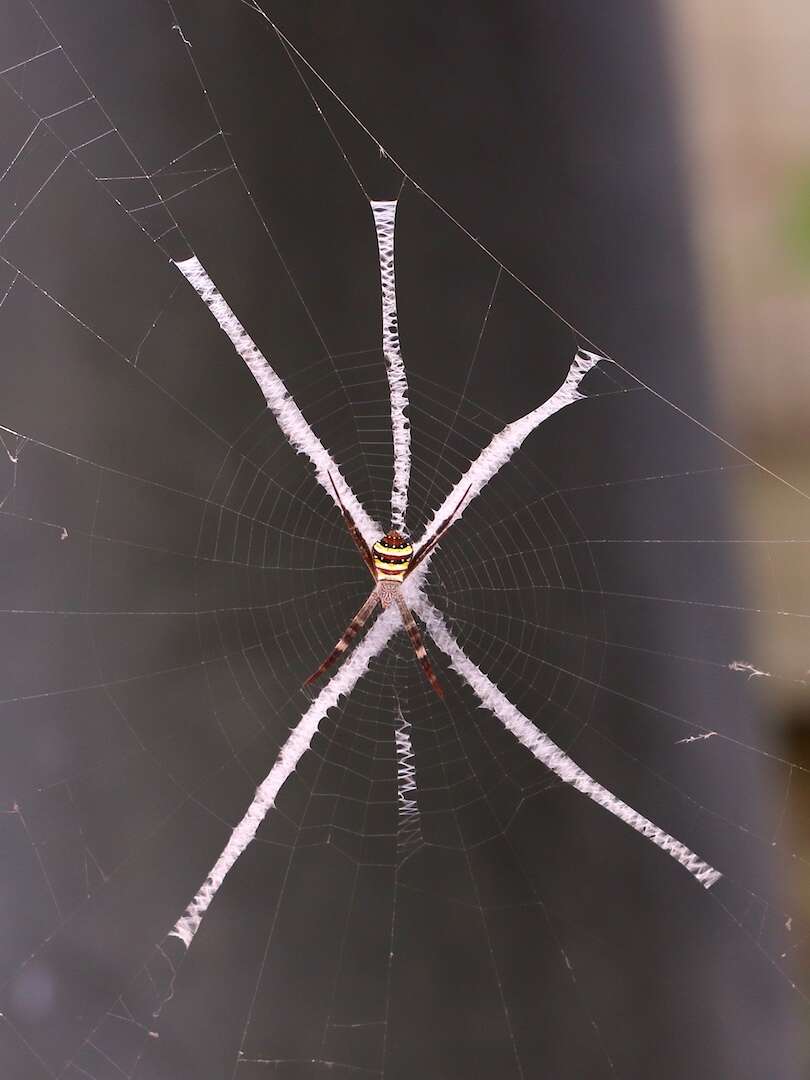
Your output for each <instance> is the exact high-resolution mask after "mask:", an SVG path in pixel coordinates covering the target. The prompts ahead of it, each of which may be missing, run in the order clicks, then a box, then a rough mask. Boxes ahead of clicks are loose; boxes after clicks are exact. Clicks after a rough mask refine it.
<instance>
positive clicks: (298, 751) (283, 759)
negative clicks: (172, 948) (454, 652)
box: [170, 607, 401, 948]
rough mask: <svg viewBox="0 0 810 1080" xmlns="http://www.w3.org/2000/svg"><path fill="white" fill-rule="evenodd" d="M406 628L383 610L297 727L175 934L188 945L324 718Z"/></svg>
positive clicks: (393, 612)
mask: <svg viewBox="0 0 810 1080" xmlns="http://www.w3.org/2000/svg"><path fill="white" fill-rule="evenodd" d="M400 626H401V623H400V618H399V610H398V609H397V608H396V607H392V608H390V609H389V610H388V611H386V612H383V614H382V615H381V616H380V617H379V618H378V619H377V621H376V622H375V623H374V625H373V626H372V628H371V629H370V630H369V632H368V633H367V634H366V636H365V638H364V639H363V641H362V642H361V643H360V645H358V647H357V648H356V649H355V651H354V652H353V653H352V655H351V656H350V657H349V659H348V660H347V661H346V663H345V664H343V666H342V667H341V668H340V669H339V670H338V672H337V674H336V675H333V676H332V678H331V679H330V680H329V682H328V683H327V684H326V686H325V687H324V688H323V690H321V692H320V694H318V696H317V697H316V698H315V700H314V701H313V702H312V704H311V705H310V707H309V708H308V709H307V711H306V712H305V713H304V715H303V716H302V717H301V719H300V720H299V721H298V723H297V724H296V726H295V727H294V728H293V730H292V732H291V733H290V735H289V736H288V738H287V741H286V742H285V743H284V746H282V748H281V751H280V752H279V755H278V757H277V758H276V762H275V764H274V765H273V768H272V769H271V770H270V772H269V773H268V774H267V776H266V777H265V778H264V780H263V781H262V783H261V784H260V785H259V787H258V788H257V789H256V795H255V797H254V799H253V801H252V802H251V804H250V806H249V807H248V808H247V811H246V812H245V815H244V817H243V818H242V820H241V821H240V822H239V824H238V825H237V826H236V828H235V829H234V830H233V832H232V833H231V835H230V838H229V840H228V843H227V844H226V845H225V847H224V848H223V850H222V854H221V855H220V856H219V858H218V859H217V861H216V862H215V863H214V865H213V867H212V868H211V871H210V872H209V874H208V877H207V878H206V879H205V881H204V882H203V884H202V885H201V886H200V888H199V890H198V891H197V894H196V896H195V897H194V899H193V900H192V901H191V903H190V904H189V905H188V907H187V908H186V910H185V911H184V912H183V914H182V915H181V916H180V918H179V919H178V920H177V922H176V923H175V925H174V928H173V929H172V931H171V933H170V936H171V937H177V938H180V940H181V941H182V942H183V944H184V945H185V946H186V948H188V947H189V945H191V942H192V940H193V938H194V935H195V934H196V933H197V930H198V929H199V926H200V923H201V922H202V919H203V916H204V915H205V913H206V911H207V910H208V907H209V905H210V903H211V901H212V900H213V899H214V897H215V896H216V894H217V892H218V891H219V888H220V886H221V885H222V882H223V881H224V880H225V875H226V874H227V873H228V871H229V870H230V869H231V867H232V866H233V864H234V863H235V862H236V860H237V859H238V858H239V856H240V855H241V854H242V852H243V851H244V850H245V848H246V847H247V846H248V844H249V843H250V842H251V840H253V837H254V836H255V835H256V830H257V829H258V828H259V826H260V825H261V823H262V822H263V821H264V819H265V817H266V816H267V812H268V810H269V809H270V808H271V807H272V806H273V804H274V803H275V801H276V796H277V795H278V793H279V791H280V789H281V786H282V784H284V782H285V781H286V780H287V779H288V778H289V777H290V776H291V775H292V773H293V771H294V770H295V767H296V765H297V764H298V762H299V761H300V760H301V758H302V757H303V755H304V754H305V753H306V751H307V750H308V749H309V747H310V744H311V743H312V740H313V738H314V737H315V732H316V731H317V730H318V726H319V725H320V723H321V721H322V720H323V718H324V717H325V716H326V714H327V712H328V711H329V709H331V708H332V707H333V706H334V705H337V702H338V699H339V698H340V697H341V696H342V695H345V694H350V693H351V692H352V690H353V689H354V685H355V683H356V682H357V680H358V679H359V678H360V677H361V676H362V675H364V674H365V672H366V670H367V669H368V665H369V662H370V661H371V660H372V659H373V658H374V657H375V656H377V655H378V654H379V653H381V652H382V651H383V649H384V648H385V646H386V645H387V644H388V642H389V641H390V639H391V638H392V637H393V635H394V634H395V633H396V631H397V630H399V628H400Z"/></svg>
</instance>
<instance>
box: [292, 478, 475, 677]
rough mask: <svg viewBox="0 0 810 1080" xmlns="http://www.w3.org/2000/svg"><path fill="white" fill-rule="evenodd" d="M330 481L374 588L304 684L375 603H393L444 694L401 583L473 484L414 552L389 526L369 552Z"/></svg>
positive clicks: (339, 650) (339, 651) (328, 662)
mask: <svg viewBox="0 0 810 1080" xmlns="http://www.w3.org/2000/svg"><path fill="white" fill-rule="evenodd" d="M329 480H330V482H331V484H332V487H333V488H334V491H335V498H336V499H337V501H338V506H339V507H340V510H341V513H342V514H343V520H344V521H345V523H346V528H347V529H348V530H349V535H350V536H351V538H352V540H354V542H355V544H357V547H358V550H359V551H360V554H361V555H362V557H363V562H364V563H365V564H366V566H367V567H368V570H369V572H370V574H371V576H372V578H373V579H374V588H373V589H372V590H371V592H370V593H369V596H368V598H367V599H366V601H365V602H364V604H363V606H362V607H361V608H360V610H359V611H358V612H357V614H356V615H355V617H354V618H353V619H352V621H351V622H350V623H349V625H348V626H347V627H346V629H345V630H344V632H343V636H342V637H341V639H340V640H339V641H338V643H337V645H335V647H334V649H333V650H332V652H331V653H330V654H329V655H328V656H327V658H326V659H325V660H324V662H323V663H322V664H321V666H320V667H319V668H318V670H317V671H315V672H313V674H312V675H310V677H309V678H308V679H307V681H306V682H305V683H304V686H309V684H310V683H313V682H315V680H316V679H317V678H318V677H319V676H320V675H322V674H323V673H324V671H326V670H327V668H330V667H331V666H332V664H334V662H335V661H336V660H337V659H338V657H340V656H342V655H343V653H345V652H346V650H347V649H348V648H349V646H350V645H351V643H352V641H354V639H355V638H356V637H357V635H358V634H359V633H360V631H361V630H362V629H363V627H364V626H365V624H366V622H367V620H368V617H369V615H371V613H372V612H373V611H374V609H375V608H376V606H377V604H380V605H381V606H382V609H383V611H385V610H386V608H388V607H390V606H391V604H396V605H397V607H398V608H399V613H400V615H401V616H402V622H403V625H404V627H405V630H406V631H407V633H408V637H409V639H410V642H411V645H413V651H414V652H415V653H416V659H417V660H418V661H419V663H420V664H421V666H422V670H423V671H424V673H425V675H426V676H427V679H428V682H429V683H430V685H431V686H432V687H433V689H434V690H435V691H436V693H437V694H438V695H439V697H444V690H442V688H441V685H440V683H439V680H438V679H437V678H436V676H435V674H434V673H433V668H432V667H431V664H430V660H428V656H427V651H426V649H425V645H424V642H423V641H422V635H421V633H420V632H419V627H418V626H417V625H416V620H415V619H414V617H413V612H412V611H411V609H410V608H409V607H408V605H407V604H406V602H405V597H404V596H403V595H402V590H401V588H400V586H401V585H402V584H403V583H404V582H405V580H406V579H407V577H408V575H409V574H411V573H412V572H413V571H414V570H415V569H416V568H417V566H419V564H420V563H421V562H423V561H424V559H425V558H426V557H427V556H428V555H429V554H430V553H431V551H433V549H434V548H435V547H436V545H437V544H438V543H439V541H440V540H441V539H442V537H443V536H444V534H445V533H446V532H447V530H448V529H449V528H450V526H451V525H452V524H453V521H454V520H455V518H456V517H457V516H458V513H459V511H460V510H461V507H462V506H463V504H464V500H465V499H466V498H467V495H468V494H469V492H470V488H471V487H472V485H471V484H469V485H468V486H467V489H466V490H465V492H464V494H463V495H462V496H461V498H460V499H459V501H458V505H457V506H456V507H455V509H454V510H453V511H452V513H451V514H450V516H449V517H448V518H446V519H445V520H444V521H443V522H442V523H441V524H440V525H439V527H438V529H437V531H436V535H435V536H434V537H433V539H432V540H429V541H428V542H427V543H426V544H423V545H422V546H421V547H420V548H419V550H418V551H417V552H416V553H414V549H413V545H412V544H410V543H409V542H408V540H406V538H405V537H404V536H403V535H402V533H401V532H398V531H397V530H396V529H391V530H390V532H387V533H386V534H385V536H384V537H383V538H382V539H381V540H377V541H376V543H375V544H374V545H373V547H372V548H371V550H370V551H369V547H368V544H367V543H366V541H365V539H364V538H363V534H362V533H361V532H360V530H359V529H358V528H357V525H355V522H354V518H353V517H352V515H351V514H350V513H349V511H348V510H347V509H346V507H345V506H344V505H343V500H342V499H341V497H340V493H339V492H338V489H337V487H336V486H335V481H334V479H333V478H332V475H331V473H330V475H329Z"/></svg>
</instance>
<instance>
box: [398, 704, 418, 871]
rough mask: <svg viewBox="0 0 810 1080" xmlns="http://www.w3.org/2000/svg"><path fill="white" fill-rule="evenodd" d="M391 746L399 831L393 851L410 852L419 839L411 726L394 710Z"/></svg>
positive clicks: (400, 712)
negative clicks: (394, 770) (393, 758)
mask: <svg viewBox="0 0 810 1080" xmlns="http://www.w3.org/2000/svg"><path fill="white" fill-rule="evenodd" d="M395 720H396V728H395V730H394V746H395V747H396V754H397V803H398V809H399V828H398V830H397V851H398V852H399V853H400V854H402V853H404V852H410V851H411V850H412V849H413V848H414V847H416V846H417V845H418V844H419V843H420V842H421V840H422V827H421V824H420V818H419V804H418V803H417V801H416V769H415V767H414V763H413V745H412V744H411V725H410V723H409V722H408V721H407V720H406V719H405V717H404V716H403V715H402V710H401V709H398V710H397V714H396V717H395Z"/></svg>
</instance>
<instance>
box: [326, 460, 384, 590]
mask: <svg viewBox="0 0 810 1080" xmlns="http://www.w3.org/2000/svg"><path fill="white" fill-rule="evenodd" d="M329 483H330V484H331V485H332V490H333V491H334V493H335V498H336V499H337V501H338V506H339V507H340V512H341V514H343V521H344V522H345V524H346V528H347V529H348V531H349V536H351V538H352V540H354V542H355V544H356V545H357V548H358V550H359V552H360V554H361V555H362V557H363V562H364V563H365V564H366V568H367V569H368V572H369V573H370V574H371V576H372V577H373V578H374V580H375V581H376V580H377V574H376V573H375V571H374V560H373V559H372V557H371V552H370V551H369V550H368V544H367V543H366V542H365V540H364V539H363V534H362V533H361V532H360V530H359V529H358V528H357V526H356V525H355V523H354V518H353V517H352V515H351V514H350V513H349V511H348V510H347V509H346V507H345V506H344V505H343V500H342V499H341V497H340V492H339V491H338V489H337V487H336V485H335V481H334V480H333V479H332V474H331V473H329Z"/></svg>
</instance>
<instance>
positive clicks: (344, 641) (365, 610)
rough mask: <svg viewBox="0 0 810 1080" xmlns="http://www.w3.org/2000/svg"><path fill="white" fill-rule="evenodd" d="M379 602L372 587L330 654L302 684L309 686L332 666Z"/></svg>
mask: <svg viewBox="0 0 810 1080" xmlns="http://www.w3.org/2000/svg"><path fill="white" fill-rule="evenodd" d="M379 602H380V598H379V596H378V595H377V590H376V589H373V590H372V592H371V595H370V596H369V598H368V600H366V602H365V603H364V604H363V606H362V607H361V608H360V610H359V611H358V612H357V614H356V615H355V617H354V618H353V619H352V621H351V622H350V623H349V625H348V626H347V627H346V629H345V631H344V633H343V637H341V639H340V641H339V642H338V643H337V645H336V646H335V647H334V649H333V650H332V652H330V654H329V655H328V656H327V658H326V659H325V660H324V662H323V663H322V664H321V666H320V667H319V668H318V670H317V671H313V673H312V674H311V675H310V677H309V678H308V679H307V681H306V682H305V683H304V686H309V684H310V683H313V682H315V680H316V679H317V678H318V677H319V676H320V675H323V673H324V671H326V669H327V668H330V667H331V666H332V664H334V662H335V661H336V660H337V658H338V657H339V656H342V655H343V653H345V652H346V650H347V649H348V648H349V646H350V645H351V643H352V641H353V640H354V639H355V638H356V637H357V635H358V634H359V633H360V631H361V630H362V629H363V626H364V625H365V623H366V621H367V619H368V617H369V615H370V614H371V613H372V611H373V610H374V608H375V607H376V606H377V604H379Z"/></svg>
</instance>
